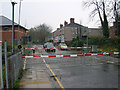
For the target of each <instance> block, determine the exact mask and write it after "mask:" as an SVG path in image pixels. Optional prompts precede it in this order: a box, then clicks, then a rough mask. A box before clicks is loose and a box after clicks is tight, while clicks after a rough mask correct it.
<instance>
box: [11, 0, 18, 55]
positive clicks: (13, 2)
mask: <svg viewBox="0 0 120 90" xmlns="http://www.w3.org/2000/svg"><path fill="white" fill-rule="evenodd" d="M11 4H12V53H14V52H15V49H14V5H15V4H17V3H16V2H15V1H12V0H11Z"/></svg>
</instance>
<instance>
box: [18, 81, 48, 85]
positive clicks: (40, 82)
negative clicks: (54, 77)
mask: <svg viewBox="0 0 120 90" xmlns="http://www.w3.org/2000/svg"><path fill="white" fill-rule="evenodd" d="M45 83H49V81H39V82H20V85H28V84H45Z"/></svg>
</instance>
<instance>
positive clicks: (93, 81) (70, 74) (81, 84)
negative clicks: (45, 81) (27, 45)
mask: <svg viewBox="0 0 120 90" xmlns="http://www.w3.org/2000/svg"><path fill="white" fill-rule="evenodd" d="M36 47H38V48H41V47H42V46H40V45H38V46H36ZM71 53H72V51H62V50H56V52H55V53H53V52H50V53H47V52H45V50H36V55H41V54H44V55H51V54H52V55H54V54H71ZM37 59H38V58H37ZM37 59H36V60H35V59H34V60H35V61H30V60H29V61H27V68H31V66H32V67H34V68H40V67H41V66H42V68H44V69H45V68H46V67H47V66H46V65H45V64H47V65H49V68H47V69H46V70H47V72H48V76H50V78H49V79H50V81H52V85H53V86H52V87H53V88H60V87H61V86H60V84H61V85H62V86H63V87H64V88H118V86H119V85H118V84H119V83H118V81H119V78H118V77H120V74H119V73H118V71H119V70H120V68H119V66H118V65H116V63H117V62H118V58H114V57H110V56H86V57H72V58H71V57H66V58H42V59H39V60H38V61H37ZM42 60H43V61H45V63H43V61H42ZM31 62H32V64H30V63H31ZM50 70H52V72H53V73H54V74H55V76H56V78H57V79H58V80H59V82H57V81H56V79H55V77H54V75H53V74H52V73H51V71H50Z"/></svg>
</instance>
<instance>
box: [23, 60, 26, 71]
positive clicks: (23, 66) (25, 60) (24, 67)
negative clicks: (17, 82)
mask: <svg viewBox="0 0 120 90" xmlns="http://www.w3.org/2000/svg"><path fill="white" fill-rule="evenodd" d="M25 68H26V59H25V60H24V66H23V70H25Z"/></svg>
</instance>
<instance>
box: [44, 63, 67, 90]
mask: <svg viewBox="0 0 120 90" xmlns="http://www.w3.org/2000/svg"><path fill="white" fill-rule="evenodd" d="M46 65H47V67H48V68H49V70H50V72H51V73H52V74H53V76H54V77H55V79H56V81H57V82H58V84H59V86H60V87H61V88H62V90H65V88H64V87H63V85H62V84H61V83H60V81H59V80H58V78H57V77H56V76H55V74H54V72H53V71H52V69H51V68H50V66H49V65H48V64H46Z"/></svg>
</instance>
